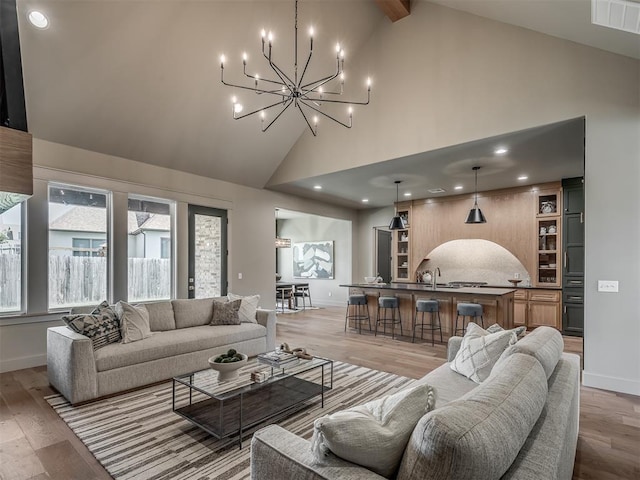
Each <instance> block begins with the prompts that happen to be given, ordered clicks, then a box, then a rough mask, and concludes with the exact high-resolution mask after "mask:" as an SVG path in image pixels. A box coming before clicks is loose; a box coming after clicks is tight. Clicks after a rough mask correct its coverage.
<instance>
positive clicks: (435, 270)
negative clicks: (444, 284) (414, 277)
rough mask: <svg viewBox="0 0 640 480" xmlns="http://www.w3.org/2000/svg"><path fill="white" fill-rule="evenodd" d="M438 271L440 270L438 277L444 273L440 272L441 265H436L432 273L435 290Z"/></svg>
mask: <svg viewBox="0 0 640 480" xmlns="http://www.w3.org/2000/svg"><path fill="white" fill-rule="evenodd" d="M436 272H438V277H441V276H442V273H440V267H435V268H434V269H433V273H432V274H431V288H433V289H434V290H435V289H436V283H437V280H436Z"/></svg>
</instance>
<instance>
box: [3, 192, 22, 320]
mask: <svg viewBox="0 0 640 480" xmlns="http://www.w3.org/2000/svg"><path fill="white" fill-rule="evenodd" d="M22 208H23V207H22V204H18V205H15V206H14V207H12V208H10V209H9V210H7V211H2V210H1V209H0V212H2V213H0V315H3V314H8V313H16V312H20V311H21V310H22V259H23V257H22Z"/></svg>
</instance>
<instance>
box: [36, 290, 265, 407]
mask: <svg viewBox="0 0 640 480" xmlns="http://www.w3.org/2000/svg"><path fill="white" fill-rule="evenodd" d="M213 301H214V299H212V298H209V299H197V300H186V299H181V300H173V301H165V302H155V303H148V304H145V306H146V307H147V310H148V311H149V323H150V327H151V331H152V332H153V335H152V336H150V337H148V338H145V339H143V340H140V341H137V342H132V343H111V344H109V345H106V346H105V347H102V348H99V349H98V350H95V351H94V350H93V347H92V343H91V340H90V339H89V338H87V337H86V336H84V335H81V334H79V333H76V332H74V331H73V330H71V329H70V328H68V327H66V326H62V327H50V328H48V329H47V373H48V375H49V383H50V384H51V385H52V386H53V387H54V388H55V389H56V390H58V391H59V392H60V393H61V394H62V395H64V397H65V398H66V399H67V400H69V401H70V402H71V403H73V404H76V403H80V402H86V401H88V400H93V399H96V398H99V397H103V396H105V395H110V394H113V393H117V392H121V391H124V390H129V389H132V388H136V387H141V386H143V385H148V384H151V383H155V382H159V381H162V380H166V379H169V378H171V377H174V376H176V375H181V374H184V373H189V372H193V371H196V370H202V369H203V368H206V367H207V366H208V364H207V360H208V358H209V357H211V356H214V355H218V354H220V353H223V352H226V351H227V350H228V349H229V348H235V349H236V350H238V351H240V352H242V353H245V354H247V355H248V356H255V355H257V354H259V353H263V352H266V351H269V350H273V349H274V348H275V336H276V314H275V311H273V310H263V309H258V311H257V314H256V320H257V323H241V324H240V325H216V326H212V325H209V321H210V320H211V313H212V309H213Z"/></svg>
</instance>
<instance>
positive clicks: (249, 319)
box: [227, 293, 260, 323]
mask: <svg viewBox="0 0 640 480" xmlns="http://www.w3.org/2000/svg"><path fill="white" fill-rule="evenodd" d="M227 298H228V299H229V301H230V302H233V301H234V300H242V303H241V304H240V311H239V312H238V316H239V317H240V322H242V323H258V321H257V320H256V310H257V309H258V303H259V302H260V295H250V296H248V297H242V296H240V295H236V294H234V293H229V294H228V295H227Z"/></svg>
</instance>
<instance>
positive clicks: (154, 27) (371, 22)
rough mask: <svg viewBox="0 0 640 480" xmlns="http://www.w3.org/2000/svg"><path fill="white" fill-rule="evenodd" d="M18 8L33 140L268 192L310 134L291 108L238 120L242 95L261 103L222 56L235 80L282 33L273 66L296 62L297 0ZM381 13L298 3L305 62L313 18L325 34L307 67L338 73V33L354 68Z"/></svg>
mask: <svg viewBox="0 0 640 480" xmlns="http://www.w3.org/2000/svg"><path fill="white" fill-rule="evenodd" d="M31 9H40V10H42V11H43V12H44V13H45V14H46V15H47V16H48V17H49V19H50V22H51V25H50V27H49V28H48V29H46V30H37V29H35V28H33V27H32V26H31V25H29V24H28V22H27V20H26V15H27V13H28V12H29V11H30V10H31ZM18 10H19V11H18V14H19V28H20V36H21V47H22V57H23V70H24V83H25V92H26V105H27V115H28V119H29V127H30V130H31V132H32V133H33V135H34V136H35V137H36V138H40V139H43V140H48V141H52V142H56V143H60V144H65V145H71V146H74V147H79V148H83V149H87V150H91V151H95V152H99V153H104V154H109V155H114V156H117V157H123V158H128V159H131V160H136V161H140V162H145V163H149V164H154V165H158V166H162V167H168V168H172V169H176V170H181V171H185V172H190V173H194V174H197V175H202V176H207V177H212V178H217V179H220V180H225V181H229V182H233V183H236V184H241V185H247V186H252V187H263V186H264V185H265V184H266V182H267V180H268V179H269V178H270V177H271V175H272V174H273V172H274V171H275V170H276V168H277V167H278V165H279V164H280V163H281V161H282V160H283V158H284V157H285V156H286V154H287V152H288V151H289V150H290V149H291V147H292V146H293V144H294V143H295V142H296V140H297V138H298V137H299V135H300V134H301V133H302V132H303V130H304V126H303V124H302V123H301V122H300V119H299V118H298V116H299V114H298V113H297V112H294V111H288V112H287V114H285V115H283V117H281V119H279V120H278V122H277V123H276V124H274V125H273V126H272V127H271V129H270V130H269V131H268V132H267V133H261V132H260V120H259V118H247V119H244V120H238V121H234V120H233V119H232V116H231V101H230V99H231V96H232V95H234V93H235V94H237V95H238V96H239V97H241V99H242V100H243V101H245V102H246V105H247V108H249V107H250V106H251V105H254V104H257V103H258V101H259V102H260V105H264V104H265V103H264V102H265V100H264V99H263V98H251V97H258V96H256V95H253V94H250V95H244V96H241V95H240V94H239V92H234V91H233V89H231V88H229V87H225V86H223V85H222V84H221V83H220V61H219V58H220V54H222V53H225V54H226V56H227V58H228V59H229V60H228V64H227V69H226V70H225V72H226V73H227V74H228V75H229V79H232V78H236V79H239V77H240V76H241V72H242V63H241V60H240V58H241V54H242V52H243V51H246V52H247V53H248V54H249V56H250V57H249V67H250V70H251V68H253V67H255V71H257V72H258V73H261V74H262V75H266V73H267V72H266V69H265V65H266V62H265V61H264V59H263V58H261V56H260V50H259V49H260V35H259V32H260V30H261V29H262V28H265V29H267V30H272V31H273V32H274V33H275V35H276V37H275V41H274V43H275V47H274V56H275V59H276V61H277V62H279V63H281V64H282V66H283V67H284V68H287V67H290V66H291V65H292V63H293V62H292V57H293V1H286V2H283V1H267V0H258V1H217V0H216V1H208V2H203V1H186V0H171V1H166V2H155V1H137V2H113V1H103V0H98V1H87V0H83V1H71V2H59V1H52V0H18ZM383 20H384V21H386V19H385V17H384V15H383V14H382V12H381V11H380V10H379V9H378V8H377V7H376V5H375V3H374V2H372V1H371V0H356V1H349V2H344V1H337V0H321V1H317V0H314V1H302V2H300V6H299V28H300V42H301V54H300V58H302V55H303V54H304V53H303V52H306V50H307V38H308V36H307V30H308V27H309V26H310V24H311V23H313V26H314V27H315V30H316V32H317V33H316V37H315V39H316V41H315V45H314V47H315V48H314V50H315V52H314V61H313V67H314V70H313V71H310V72H309V74H310V75H311V74H313V75H316V74H319V73H326V71H332V70H333V69H334V68H335V60H334V59H335V57H334V55H335V53H334V50H333V49H334V45H335V42H336V40H338V41H340V42H341V43H342V44H343V45H344V47H345V49H346V50H347V66H348V65H349V62H350V61H351V60H352V59H353V58H354V57H355V56H356V52H357V50H358V48H359V46H360V45H361V44H363V43H364V42H365V41H366V40H367V39H368V38H369V37H370V35H371V33H372V32H373V30H374V29H375V28H376V26H377V24H378V23H380V22H381V21H383ZM348 73H350V71H349V72H348ZM318 76H319V75H318ZM314 78H315V77H314ZM242 97H244V98H242ZM247 97H249V98H247ZM252 102H253V103H252ZM256 108H258V107H256ZM322 128H324V127H323V126H321V129H322Z"/></svg>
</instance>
